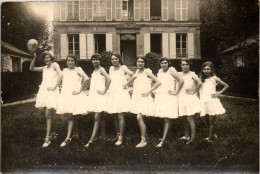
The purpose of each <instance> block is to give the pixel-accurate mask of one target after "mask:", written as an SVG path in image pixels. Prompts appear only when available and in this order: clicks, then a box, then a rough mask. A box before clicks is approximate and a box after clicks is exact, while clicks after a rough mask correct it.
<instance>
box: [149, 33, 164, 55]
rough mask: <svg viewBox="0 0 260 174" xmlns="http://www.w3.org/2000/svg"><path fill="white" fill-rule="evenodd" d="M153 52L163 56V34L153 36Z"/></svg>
mask: <svg viewBox="0 0 260 174" xmlns="http://www.w3.org/2000/svg"><path fill="white" fill-rule="evenodd" d="M151 52H153V53H156V54H158V55H159V56H161V55H162V34H151Z"/></svg>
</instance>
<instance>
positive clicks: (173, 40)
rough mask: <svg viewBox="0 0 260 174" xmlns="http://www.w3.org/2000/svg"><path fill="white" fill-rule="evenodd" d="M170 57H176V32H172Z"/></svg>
mask: <svg viewBox="0 0 260 174" xmlns="http://www.w3.org/2000/svg"><path fill="white" fill-rule="evenodd" d="M170 58H173V59H176V33H170Z"/></svg>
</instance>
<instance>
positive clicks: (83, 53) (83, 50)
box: [79, 34, 87, 59]
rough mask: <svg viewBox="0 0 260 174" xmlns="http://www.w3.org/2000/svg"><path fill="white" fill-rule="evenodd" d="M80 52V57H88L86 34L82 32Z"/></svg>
mask: <svg viewBox="0 0 260 174" xmlns="http://www.w3.org/2000/svg"><path fill="white" fill-rule="evenodd" d="M79 49H80V50H79V53H80V59H86V55H87V53H86V49H87V45H86V34H80V35H79Z"/></svg>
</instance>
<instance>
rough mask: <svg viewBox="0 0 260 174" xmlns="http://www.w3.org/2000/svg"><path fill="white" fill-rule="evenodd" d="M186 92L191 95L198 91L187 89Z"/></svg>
mask: <svg viewBox="0 0 260 174" xmlns="http://www.w3.org/2000/svg"><path fill="white" fill-rule="evenodd" d="M185 92H186V94H189V95H193V94H195V93H196V91H194V90H193V89H186V91H185Z"/></svg>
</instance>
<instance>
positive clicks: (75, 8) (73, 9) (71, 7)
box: [67, 1, 79, 20]
mask: <svg viewBox="0 0 260 174" xmlns="http://www.w3.org/2000/svg"><path fill="white" fill-rule="evenodd" d="M67 4H68V20H79V2H78V1H69V2H67Z"/></svg>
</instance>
